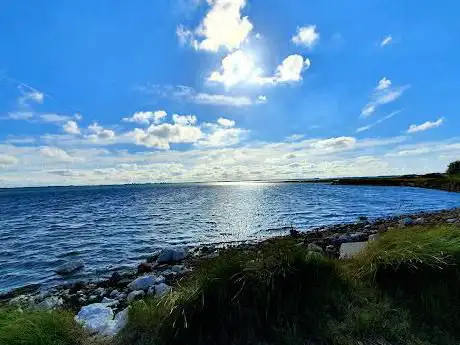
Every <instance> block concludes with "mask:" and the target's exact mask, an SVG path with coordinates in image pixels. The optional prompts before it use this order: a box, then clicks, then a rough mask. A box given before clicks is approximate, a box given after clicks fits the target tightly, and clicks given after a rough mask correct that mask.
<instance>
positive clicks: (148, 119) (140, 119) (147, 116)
mask: <svg viewBox="0 0 460 345" xmlns="http://www.w3.org/2000/svg"><path fill="white" fill-rule="evenodd" d="M166 116H167V113H166V111H164V110H157V111H140V112H136V113H134V114H133V116H131V117H124V118H123V121H125V122H135V123H140V124H144V125H148V124H150V123H155V124H158V123H160V122H161V121H162V120H163V119H164V118H165V117H166Z"/></svg>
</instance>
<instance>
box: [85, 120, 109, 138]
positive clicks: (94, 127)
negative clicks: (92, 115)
mask: <svg viewBox="0 0 460 345" xmlns="http://www.w3.org/2000/svg"><path fill="white" fill-rule="evenodd" d="M88 131H89V132H90V133H91V134H89V135H88V136H87V138H88V139H90V140H96V141H97V140H107V139H112V138H115V132H114V131H113V130H111V129H106V128H104V127H102V126H100V125H99V124H98V123H97V122H94V123H93V124H91V125H89V126H88Z"/></svg>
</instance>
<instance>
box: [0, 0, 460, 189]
mask: <svg viewBox="0 0 460 345" xmlns="http://www.w3.org/2000/svg"><path fill="white" fill-rule="evenodd" d="M459 12H460V3H459V2H458V1H456V0H446V1H443V5H442V6H440V5H439V3H436V2H434V1H428V0H427V1H418V0H406V1H394V0H374V1H369V0H354V1H343V0H342V1H338V0H330V1H324V0H308V1H307V0H137V1H124V0H98V1H89V0H80V1H65V0H48V1H45V2H44V1H38V0H30V1H27V3H26V2H23V1H3V2H2V4H1V5H0V42H1V44H0V187H17V186H44V185H92V184H96V185H99V184H119V183H146V182H193V181H200V182H207V181H240V180H284V179H298V178H315V177H340V176H374V175H395V174H409V173H426V172H438V171H444V170H445V169H446V166H447V164H448V163H449V162H450V161H453V160H456V159H459V158H460V115H459V113H458V109H459V108H460V67H459V63H458V62H459V61H460V45H459V44H458V42H459V38H458V36H459V34H460V22H459V21H458V18H457V17H458V16H457V14H458V13H459Z"/></svg>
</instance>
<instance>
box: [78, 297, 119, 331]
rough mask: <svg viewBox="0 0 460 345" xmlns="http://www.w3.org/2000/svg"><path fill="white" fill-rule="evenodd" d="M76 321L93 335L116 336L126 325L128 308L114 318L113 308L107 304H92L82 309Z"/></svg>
mask: <svg viewBox="0 0 460 345" xmlns="http://www.w3.org/2000/svg"><path fill="white" fill-rule="evenodd" d="M75 321H76V322H78V323H79V324H81V325H82V326H83V327H84V328H86V329H87V330H88V331H89V332H91V333H93V334H94V333H96V334H99V335H102V336H114V335H116V334H117V333H118V332H119V331H120V330H121V329H122V328H123V327H124V326H125V325H126V323H127V321H128V308H126V309H124V310H122V311H121V312H119V313H118V314H117V315H115V317H114V315H113V310H112V308H110V307H109V306H107V305H106V304H102V303H95V304H90V305H87V306H84V307H82V308H81V309H80V311H79V312H78V314H77V315H76V316H75Z"/></svg>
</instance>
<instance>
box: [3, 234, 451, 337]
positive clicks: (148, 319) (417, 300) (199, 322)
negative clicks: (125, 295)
mask: <svg viewBox="0 0 460 345" xmlns="http://www.w3.org/2000/svg"><path fill="white" fill-rule="evenodd" d="M298 241H299V239H294V238H291V237H290V238H281V239H273V240H270V241H267V242H265V243H262V244H260V245H259V246H258V247H256V248H251V249H231V250H227V251H225V252H224V253H222V254H221V255H220V256H219V257H217V258H215V259H211V260H205V261H203V262H202V263H201V265H200V266H199V268H198V269H197V270H196V271H194V273H193V274H192V275H191V276H190V277H189V278H187V279H186V280H184V281H181V282H180V285H179V286H178V287H176V288H175V290H174V292H172V293H171V294H169V295H167V296H165V297H163V298H162V299H150V300H144V301H139V302H137V303H135V304H134V305H133V306H132V308H131V310H130V315H129V322H128V325H127V327H126V328H125V329H124V330H123V331H122V332H121V333H120V334H119V336H118V337H116V338H115V339H113V340H112V343H113V344H112V345H153V344H155V345H161V344H205V345H206V344H223V345H226V344H228V345H238V344H266V345H269V344H294V345H295V344H315V345H320V344H321V345H322V344H331V345H332V344H337V345H338V344H340V345H347V344H350V345H351V344H358V343H362V344H366V345H371V344H392V345H396V344H412V345H422V344H426V345H430V344H433V345H434V344H445V345H447V344H458V343H460V309H459V308H460V288H459V286H460V266H459V264H460V227H458V226H455V225H451V226H438V227H434V228H433V227H432V228H427V227H414V228H410V229H396V230H393V231H389V232H387V233H385V234H383V235H382V236H381V238H380V239H379V240H378V241H376V242H373V243H372V244H370V245H369V246H368V248H367V249H366V250H365V251H364V252H363V253H362V254H360V255H359V256H357V257H355V258H353V259H350V260H347V261H343V260H341V261H338V260H332V259H328V258H326V257H325V256H322V255H321V254H318V253H314V252H308V251H307V249H306V247H305V246H304V245H299V243H298ZM82 337H83V335H82V332H81V330H80V329H79V328H78V327H77V326H76V325H75V324H74V323H73V320H72V318H71V315H67V314H65V313H64V314H61V313H30V314H29V313H23V314H21V313H18V312H14V313H5V312H4V313H2V314H0V344H2V345H3V344H6V345H13V344H14V345H16V344H21V345H26V344H27V345H28V344H34V345H48V344H63V345H66V344H82V341H83V340H82V339H83V338H82ZM16 339H19V340H16ZM87 340H88V339H87ZM85 345H86V343H85Z"/></svg>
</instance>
